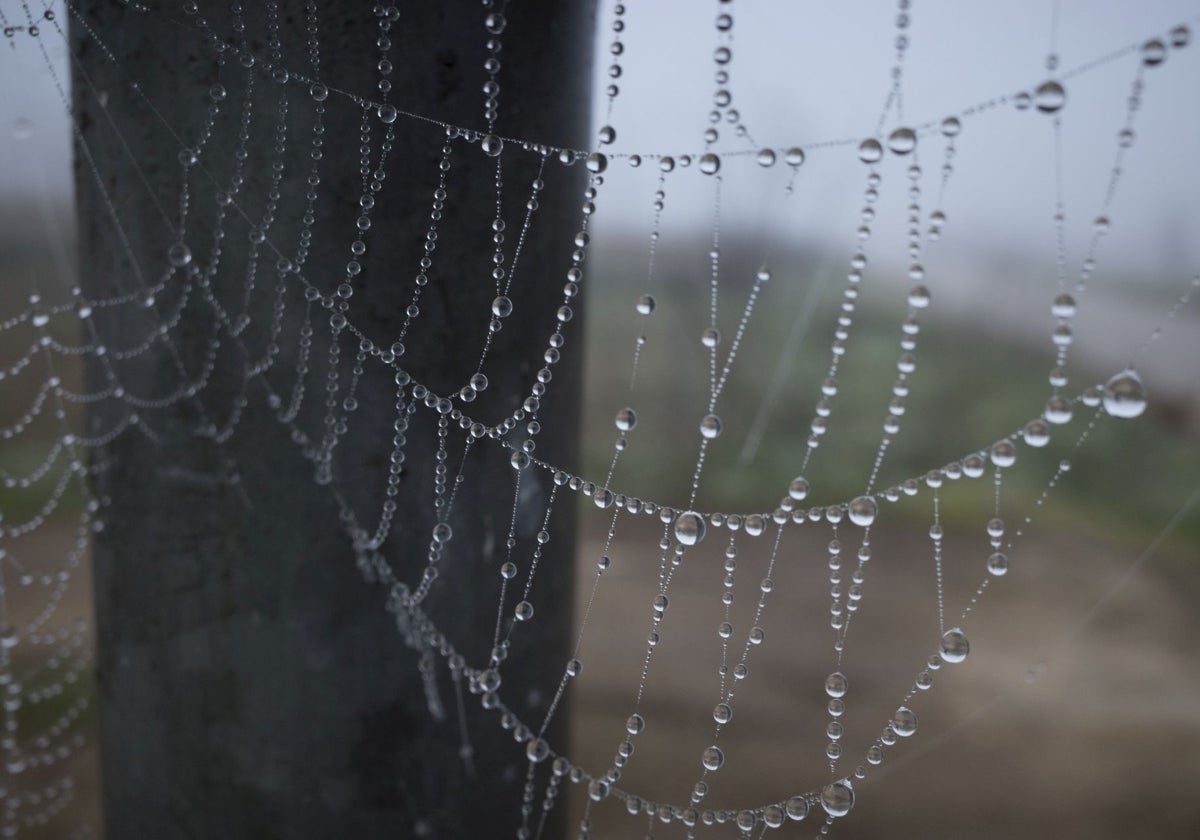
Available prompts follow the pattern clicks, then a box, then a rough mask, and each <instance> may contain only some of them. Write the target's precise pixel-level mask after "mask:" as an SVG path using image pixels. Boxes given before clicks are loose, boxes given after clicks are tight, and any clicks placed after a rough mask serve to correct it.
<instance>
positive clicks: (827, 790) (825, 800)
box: [821, 779, 854, 817]
mask: <svg viewBox="0 0 1200 840" xmlns="http://www.w3.org/2000/svg"><path fill="white" fill-rule="evenodd" d="M821 807H822V808H824V809H825V813H827V814H829V816H831V817H844V816H846V814H849V813H850V809H851V808H853V807H854V788H852V787H851V786H850V780H849V779H843V780H842V781H840V782H834V783H833V784H831V785H825V787H823V788H821Z"/></svg>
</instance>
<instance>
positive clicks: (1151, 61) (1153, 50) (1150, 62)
mask: <svg viewBox="0 0 1200 840" xmlns="http://www.w3.org/2000/svg"><path fill="white" fill-rule="evenodd" d="M1166 57H1167V45H1166V44H1164V43H1163V42H1162V41H1161V40H1159V39H1158V38H1151V39H1150V40H1149V41H1147V42H1146V43H1144V44H1142V64H1145V65H1146V66H1147V67H1154V66H1156V65H1159V64H1162V63H1163V60H1164V59H1165V58H1166Z"/></svg>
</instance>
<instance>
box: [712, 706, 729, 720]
mask: <svg viewBox="0 0 1200 840" xmlns="http://www.w3.org/2000/svg"><path fill="white" fill-rule="evenodd" d="M713 720H715V721H716V722H717V723H729V721H731V720H733V707H732V706H730V705H729V704H728V703H718V704H717V705H716V706H715V707H714V708H713Z"/></svg>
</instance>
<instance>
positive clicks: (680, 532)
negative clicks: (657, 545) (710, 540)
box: [675, 510, 706, 545]
mask: <svg viewBox="0 0 1200 840" xmlns="http://www.w3.org/2000/svg"><path fill="white" fill-rule="evenodd" d="M705 527H706V526H705V524H704V517H703V516H701V515H700V514H698V513H695V512H693V511H690V510H689V511H687V512H685V513H681V514H679V517H678V518H677V519H676V520H675V539H677V540H679V542H680V543H681V544H682V545H695V544H696V543H698V542H700V540H702V539H704V531H705Z"/></svg>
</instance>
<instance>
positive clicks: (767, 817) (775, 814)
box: [762, 805, 784, 828]
mask: <svg viewBox="0 0 1200 840" xmlns="http://www.w3.org/2000/svg"><path fill="white" fill-rule="evenodd" d="M762 819H763V822H764V823H765V824H766V826H767V828H779V827H780V826H781V825H783V820H784V813H783V809H782V808H780V807H779V806H778V805H768V806H767V807H766V808H763V812H762Z"/></svg>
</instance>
